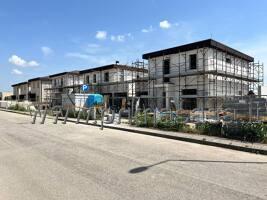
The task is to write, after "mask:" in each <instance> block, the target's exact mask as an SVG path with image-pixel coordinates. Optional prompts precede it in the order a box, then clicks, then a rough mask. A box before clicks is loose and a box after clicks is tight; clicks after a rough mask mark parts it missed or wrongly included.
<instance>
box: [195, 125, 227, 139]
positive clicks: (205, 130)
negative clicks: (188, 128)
mask: <svg viewBox="0 0 267 200" xmlns="http://www.w3.org/2000/svg"><path fill="white" fill-rule="evenodd" d="M196 130H197V132H198V133H199V134H205V135H210V136H222V134H221V130H222V124H221V123H208V122H205V123H197V124H196Z"/></svg>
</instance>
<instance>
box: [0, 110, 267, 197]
mask: <svg viewBox="0 0 267 200" xmlns="http://www.w3.org/2000/svg"><path fill="white" fill-rule="evenodd" d="M266 174H267V157H266V156H263V155H256V154H250V153H245V152H238V151H232V150H227V149H221V148H217V147H211V146H204V145H199V144H194V143H186V142H181V141H175V140H167V139H164V138H156V137H150V136H146V135H138V134H134V133H126V132H123V131H119V130H112V129H104V130H103V131H100V130H99V128H98V127H93V126H84V125H76V124H72V123H68V124H66V125H62V124H61V123H59V124H57V125H54V124H52V121H51V120H49V119H48V120H47V123H46V124H44V125H40V124H39V123H37V124H34V125H32V124H31V119H30V117H29V116H23V115H18V114H13V113H7V112H2V111H0V200H2V199H3V200H9V199H22V200H24V199H27V200H28V199H49V200H50V199H64V200H67V199H71V200H73V199H75V200H78V199H90V200H92V199H116V200H117V199H153V200H154V199H224V200H225V199H267V175H266Z"/></svg>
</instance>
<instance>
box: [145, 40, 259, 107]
mask: <svg viewBox="0 0 267 200" xmlns="http://www.w3.org/2000/svg"><path fill="white" fill-rule="evenodd" d="M143 59H146V60H148V69H149V77H150V80H149V96H151V97H153V99H152V102H151V104H153V105H154V106H155V107H158V108H167V109H169V108H170V107H171V106H175V107H176V108H178V109H186V110H192V109H194V108H199V109H211V108H218V107H220V106H222V103H223V101H224V100H225V98H228V97H229V98H230V97H231V98H232V97H243V96H246V95H247V94H248V93H249V91H254V92H255V91H256V93H257V90H258V88H259V86H260V85H261V84H262V83H263V65H261V64H259V63H255V62H254V58H253V57H251V56H249V55H247V54H245V53H242V52H240V51H238V50H235V49H233V48H231V47H229V46H226V45H224V44H222V43H220V42H217V41H215V40H212V39H208V40H203V41H199V42H194V43H191V44H186V45H182V46H177V47H173V48H169V49H163V50H159V51H155V52H151V53H146V54H144V55H143Z"/></svg>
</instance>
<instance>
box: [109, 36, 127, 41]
mask: <svg viewBox="0 0 267 200" xmlns="http://www.w3.org/2000/svg"><path fill="white" fill-rule="evenodd" d="M110 39H111V40H112V41H116V42H124V41H125V35H117V36H114V35H112V36H111V37H110Z"/></svg>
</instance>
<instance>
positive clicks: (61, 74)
mask: <svg viewBox="0 0 267 200" xmlns="http://www.w3.org/2000/svg"><path fill="white" fill-rule="evenodd" d="M65 74H71V75H79V74H80V72H79V71H78V70H75V71H70V72H61V73H57V74H52V75H49V78H53V77H57V76H63V75H65Z"/></svg>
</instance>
